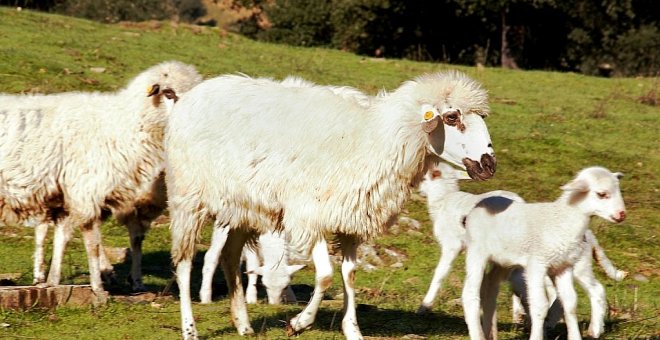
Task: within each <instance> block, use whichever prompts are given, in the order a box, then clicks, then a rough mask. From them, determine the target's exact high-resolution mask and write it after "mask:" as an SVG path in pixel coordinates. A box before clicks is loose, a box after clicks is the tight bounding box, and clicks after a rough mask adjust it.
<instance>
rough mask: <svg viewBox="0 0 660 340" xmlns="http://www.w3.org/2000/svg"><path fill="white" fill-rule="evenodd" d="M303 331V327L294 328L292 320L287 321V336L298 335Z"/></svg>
mask: <svg viewBox="0 0 660 340" xmlns="http://www.w3.org/2000/svg"><path fill="white" fill-rule="evenodd" d="M302 331H303V330H302V329H301V330H299V331H297V330H295V329H294V328H293V326H292V325H291V323H290V322H287V323H286V336H294V335H298V334H300V333H301V332H302Z"/></svg>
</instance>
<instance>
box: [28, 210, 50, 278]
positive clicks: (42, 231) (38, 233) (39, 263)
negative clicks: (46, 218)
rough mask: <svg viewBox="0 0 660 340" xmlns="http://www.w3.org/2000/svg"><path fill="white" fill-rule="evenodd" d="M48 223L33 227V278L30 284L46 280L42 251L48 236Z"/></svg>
mask: <svg viewBox="0 0 660 340" xmlns="http://www.w3.org/2000/svg"><path fill="white" fill-rule="evenodd" d="M49 225H50V223H39V224H38V225H37V226H36V227H34V268H33V269H34V278H33V280H32V284H35V285H36V284H38V283H43V282H45V281H46V271H45V270H44V251H45V244H44V243H45V242H46V236H48V226H49Z"/></svg>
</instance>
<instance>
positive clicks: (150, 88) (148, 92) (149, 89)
mask: <svg viewBox="0 0 660 340" xmlns="http://www.w3.org/2000/svg"><path fill="white" fill-rule="evenodd" d="M153 89H154V86H153V85H149V87H147V94H151V91H153Z"/></svg>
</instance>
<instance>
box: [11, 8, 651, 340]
mask: <svg viewBox="0 0 660 340" xmlns="http://www.w3.org/2000/svg"><path fill="white" fill-rule="evenodd" d="M171 59H177V60H181V61H183V62H186V63H191V64H194V65H195V66H196V67H197V68H198V69H199V70H200V72H202V73H203V74H204V75H206V76H207V77H209V76H213V75H217V74H221V73H235V72H243V73H247V74H250V75H253V76H270V77H283V76H285V75H289V74H294V75H299V76H303V77H305V78H308V79H310V80H313V81H316V82H319V83H323V84H337V85H339V84H345V85H351V86H356V87H358V88H361V89H363V90H365V91H368V92H370V93H375V92H376V91H377V90H378V89H381V88H386V89H393V88H395V87H396V86H397V85H398V84H400V83H401V82H402V81H404V80H407V79H409V78H411V77H414V76H416V75H419V74H421V73H424V72H433V71H437V70H443V69H449V68H455V69H460V70H462V71H464V72H467V73H468V74H469V75H471V76H472V77H474V78H476V79H478V80H479V81H481V82H483V84H484V85H485V87H486V88H487V89H488V90H489V92H490V97H491V107H492V111H493V114H492V115H491V116H490V117H489V118H488V120H487V123H488V126H489V129H490V132H491V135H492V137H493V142H494V144H495V148H496V152H497V157H498V170H497V175H496V178H495V179H493V180H491V181H488V182H484V183H468V184H466V185H465V186H464V189H465V190H466V191H471V192H483V191H487V190H493V189H496V188H497V189H506V190H511V191H515V192H518V193H519V194H520V195H521V196H523V197H524V198H525V199H527V200H528V201H539V200H553V199H555V198H556V197H557V196H558V195H559V190H558V188H559V186H560V185H561V184H563V183H565V182H566V181H568V180H569V179H570V178H571V177H572V176H573V175H574V173H575V172H576V171H578V170H579V169H581V168H583V167H585V166H589V165H602V166H605V167H607V168H610V169H611V170H616V171H622V172H624V173H625V174H626V177H624V179H623V181H622V184H621V185H622V189H623V192H624V198H625V200H626V204H627V208H628V216H629V218H628V219H627V220H626V222H625V223H623V224H621V225H611V224H609V223H606V222H604V221H601V220H596V219H594V221H593V224H592V228H593V230H594V232H595V233H596V235H597V237H598V238H599V240H600V243H601V245H602V246H603V247H604V248H605V249H606V251H607V254H608V256H609V257H610V258H611V259H612V260H613V261H614V262H615V263H616V264H617V265H618V266H619V267H621V268H622V269H624V270H627V271H629V272H630V273H631V276H635V275H636V274H641V275H644V276H645V277H646V278H648V282H642V281H638V280H635V279H633V278H627V279H626V280H624V281H623V282H621V283H616V282H613V281H611V280H609V279H606V278H605V277H604V275H602V272H601V271H600V270H599V269H596V272H597V275H598V277H599V278H600V279H601V282H602V283H603V284H604V285H605V286H606V290H607V294H608V301H609V304H610V307H611V310H612V315H611V317H610V319H609V320H608V324H607V325H608V329H607V333H606V334H605V338H616V339H620V338H651V337H658V336H660V327H659V326H658V315H659V314H660V313H659V306H658V304H659V302H660V284H659V283H658V274H659V273H660V269H659V268H658V259H659V249H660V248H659V247H658V239H657V238H658V230H659V228H658V226H659V225H660V213H659V208H660V194H659V192H658V190H660V181H659V179H658V172H657V171H658V169H660V150H659V149H660V143H659V142H658V137H659V136H660V129H659V127H660V108H658V107H653V106H648V105H643V104H641V103H640V102H639V100H638V98H639V97H640V96H642V95H644V94H646V93H648V92H649V91H651V90H655V91H656V92H657V91H658V81H659V79H657V78H656V79H630V78H626V79H603V78H594V77H588V76H583V75H579V74H572V73H555V72H541V71H509V70H503V69H494V68H487V69H483V70H478V69H476V68H472V67H457V66H450V65H443V64H430V63H416V62H409V61H402V60H373V59H369V58H363V57H359V56H355V55H352V54H348V53H343V52H340V51H334V50H325V49H303V48H295V47H288V46H281V45H272V44H264V43H258V42H254V41H251V40H248V39H245V38H243V37H240V36H237V35H233V34H227V33H225V32H222V31H219V30H216V29H209V28H198V27H190V26H184V25H179V26H176V25H172V24H170V23H147V24H139V25H135V24H132V25H102V24H98V23H93V22H89V21H85V20H80V19H75V18H69V17H63V16H56V15H47V14H41V13H34V12H30V11H22V12H16V11H15V10H13V9H10V8H0V92H10V93H20V92H61V91H72V90H85V91H95V90H98V91H107V90H114V89H117V88H119V87H122V86H124V85H125V84H126V82H127V81H128V79H130V78H131V77H132V76H134V75H135V74H137V73H139V72H140V71H141V70H143V69H146V68H147V67H149V66H151V65H153V64H156V63H158V62H161V61H164V60H171ZM92 67H104V68H106V70H105V72H103V73H94V72H92V71H91V70H90V68H92ZM408 211H409V215H410V216H411V217H413V218H416V219H418V220H420V221H421V222H423V229H422V233H421V234H419V235H415V234H406V233H402V234H399V235H384V236H382V237H381V238H379V239H378V240H376V242H377V243H378V244H380V245H386V246H388V247H394V248H396V249H398V250H399V251H401V252H403V253H405V254H406V255H407V256H408V260H407V261H406V262H405V266H404V267H402V268H396V269H395V268H389V267H388V268H379V269H377V270H375V271H373V272H369V273H366V272H359V273H358V276H357V287H358V289H359V292H358V295H357V298H358V302H359V303H361V304H364V305H365V306H363V307H362V308H360V310H359V311H358V318H359V320H360V326H361V329H362V332H363V334H364V335H366V336H372V337H394V338H396V337H401V336H403V335H406V334H411V333H412V334H418V335H422V336H427V337H429V338H437V339H446V338H457V339H460V338H465V337H466V335H467V328H466V327H465V324H464V322H463V320H462V308H461V306H460V303H459V300H457V299H458V298H460V289H461V282H462V277H463V269H462V266H463V263H462V261H463V260H462V257H461V258H459V260H458V261H457V263H456V265H455V268H456V270H454V271H453V272H452V273H451V274H450V275H449V277H448V278H447V280H446V284H445V285H444V289H443V290H442V292H441V294H440V296H439V297H438V299H437V305H436V309H435V312H434V313H433V314H432V315H430V316H427V317H419V316H416V315H415V314H414V311H415V310H416V308H417V305H418V304H419V303H420V302H421V299H422V297H423V295H424V293H425V291H426V289H427V287H428V283H429V280H430V278H431V273H432V271H433V268H434V267H435V264H436V262H437V258H438V254H439V250H438V247H437V246H436V244H435V241H434V240H433V238H432V236H431V226H430V224H429V221H428V217H427V213H426V206H425V205H424V204H423V203H419V202H414V201H411V203H410V204H409V205H408ZM31 232H32V231H31V230H30V229H27V228H19V227H3V228H0V273H7V272H19V273H22V276H21V278H20V279H19V283H20V284H29V283H30V282H31V281H32V274H31V252H32V242H33V240H32V238H31V236H30V235H31ZM209 232H210V231H209V230H206V231H205V234H204V237H203V240H202V241H201V243H202V244H203V245H208V242H209V239H210V238H209ZM103 233H104V242H105V244H107V245H110V246H120V247H126V246H127V245H128V240H127V233H126V231H125V229H123V228H122V227H117V226H116V225H114V224H113V223H112V222H109V223H106V224H105V225H104V227H103ZM50 236H51V237H50V238H49V239H52V235H50ZM201 248H202V249H203V248H204V247H201ZM49 250H50V249H49ZM202 256H203V251H200V253H199V256H198V259H199V260H201V257H202ZM86 263H87V260H86V257H85V253H84V247H83V245H82V242H81V241H80V240H79V239H74V240H73V241H72V242H71V246H70V247H69V249H68V251H67V255H66V258H65V264H64V271H63V276H64V278H63V280H64V283H74V282H75V283H85V282H87V280H88V278H87V276H86V273H87V265H86ZM128 266H129V265H128V264H119V265H117V266H116V269H117V271H118V275H119V278H120V279H121V280H123V279H124V278H125V277H126V275H127V273H128V268H129V267H128ZM144 266H145V279H146V283H147V284H148V285H149V288H150V289H151V290H153V291H159V290H161V289H162V288H163V287H164V286H165V284H166V283H167V281H168V280H169V278H170V277H171V273H172V269H171V267H170V264H169V233H168V230H167V227H166V226H161V227H156V228H153V229H152V230H151V232H150V233H149V234H148V235H147V239H146V241H145V258H144ZM200 268H201V262H199V261H198V262H197V263H196V267H195V269H196V275H197V276H196V279H195V280H194V281H195V282H194V284H195V286H194V289H195V290H196V289H198V285H199V280H198V279H197V278H198V277H199V270H200ZM294 283H296V284H301V285H302V284H306V285H311V284H312V283H313V271H312V269H311V268H307V269H304V270H303V271H301V272H300V273H299V274H297V275H296V277H295V282H294ZM123 289H124V290H125V289H126V287H125V286H124V288H123ZM577 290H578V292H580V301H579V310H578V311H579V317H580V321H581V325H582V326H583V327H586V322H588V318H589V304H588V302H587V300H586V299H585V298H584V294H583V293H582V291H581V289H580V288H577ZM120 291H121V289H120ZM507 292H508V288H505V289H504V292H503V294H501V295H500V301H499V302H500V303H499V304H498V308H499V315H500V330H501V338H504V339H515V338H521V337H524V334H525V333H524V332H523V331H522V330H521V329H518V328H516V327H515V326H512V325H511V318H510V312H509V308H510V303H509V299H508V297H507ZM339 293H341V279H340V277H339V275H338V274H336V275H335V280H334V284H333V286H332V287H331V289H330V291H329V294H328V295H329V296H336V295H338V294H339ZM157 302H158V304H159V305H158V306H154V305H151V304H148V303H147V304H139V303H137V304H131V303H125V302H120V301H118V300H114V301H111V302H110V303H109V304H108V305H107V306H105V307H101V308H97V309H91V308H82V309H69V308H60V309H57V310H53V311H39V310H31V311H27V312H11V311H0V324H4V325H7V324H8V325H9V326H8V327H0V338H40V339H44V338H57V339H87V338H102V339H119V338H122V339H176V338H178V336H179V315H178V305H177V303H176V300H174V299H171V298H170V299H166V298H164V299H161V300H158V301H157ZM370 306H375V307H370ZM301 308H302V307H301V306H283V307H271V306H266V305H257V306H250V307H249V310H250V315H251V318H252V325H253V327H254V328H255V330H256V331H258V332H259V335H258V337H261V338H284V337H285V335H284V331H283V327H282V326H283V324H282V322H281V320H286V319H288V318H290V317H291V316H293V315H294V314H295V313H297V312H298V311H300V310H301ZM194 309H195V315H196V316H197V317H198V321H199V324H198V328H199V331H200V333H201V335H202V336H204V337H208V338H232V337H237V336H236V332H235V330H234V329H233V327H232V326H231V325H230V319H229V316H228V311H229V304H228V302H227V301H226V299H219V300H217V302H215V303H214V304H212V305H210V306H202V305H195V306H194ZM340 320H341V300H340V299H334V300H327V301H324V303H323V304H322V307H321V313H320V315H319V318H318V320H317V323H316V324H315V326H314V328H313V329H312V330H309V331H307V332H305V333H303V334H302V335H301V336H300V337H301V338H321V339H334V338H341V333H340V326H339V325H340ZM561 331H562V329H561V327H560V328H559V332H560V333H561Z"/></svg>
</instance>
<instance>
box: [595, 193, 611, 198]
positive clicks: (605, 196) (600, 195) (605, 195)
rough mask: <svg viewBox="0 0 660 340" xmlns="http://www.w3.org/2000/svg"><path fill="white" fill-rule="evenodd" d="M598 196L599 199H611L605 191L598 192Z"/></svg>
mask: <svg viewBox="0 0 660 340" xmlns="http://www.w3.org/2000/svg"><path fill="white" fill-rule="evenodd" d="M596 195H597V196H598V198H600V199H602V200H603V199H606V198H610V195H609V194H608V193H606V192H604V191H603V192H597V193H596Z"/></svg>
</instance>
